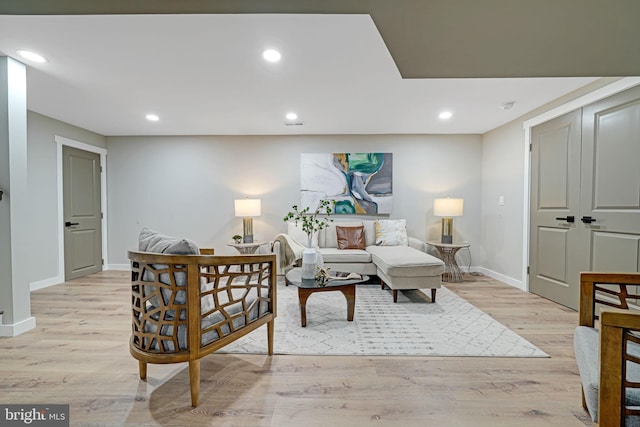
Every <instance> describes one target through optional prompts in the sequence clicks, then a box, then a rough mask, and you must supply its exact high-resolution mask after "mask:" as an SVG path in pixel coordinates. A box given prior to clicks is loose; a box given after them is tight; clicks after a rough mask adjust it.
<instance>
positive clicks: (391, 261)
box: [366, 246, 444, 277]
mask: <svg viewBox="0 0 640 427" xmlns="http://www.w3.org/2000/svg"><path fill="white" fill-rule="evenodd" d="M366 250H367V252H369V253H371V257H372V260H373V262H374V263H375V264H376V265H377V266H378V269H379V270H381V271H382V272H383V273H385V274H386V275H387V276H391V277H420V276H438V275H440V274H442V273H444V262H442V260H440V259H438V258H436V257H434V256H432V255H429V254H427V253H424V252H421V251H419V250H417V249H414V248H412V247H410V246H367V249H366Z"/></svg>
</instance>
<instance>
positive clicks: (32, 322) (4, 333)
mask: <svg viewBox="0 0 640 427" xmlns="http://www.w3.org/2000/svg"><path fill="white" fill-rule="evenodd" d="M35 327H36V318H35V317H29V318H28V319H25V320H23V321H21V322H18V323H14V324H12V325H0V337H15V336H16V335H20V334H22V333H24V332H27V331H30V330H31V329H34V328H35Z"/></svg>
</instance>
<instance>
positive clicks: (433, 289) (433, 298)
mask: <svg viewBox="0 0 640 427" xmlns="http://www.w3.org/2000/svg"><path fill="white" fill-rule="evenodd" d="M436 291H437V289H436V288H432V289H431V302H436Z"/></svg>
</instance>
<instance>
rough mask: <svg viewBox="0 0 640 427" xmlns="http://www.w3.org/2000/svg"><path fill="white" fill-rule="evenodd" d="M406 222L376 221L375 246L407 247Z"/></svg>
mask: <svg viewBox="0 0 640 427" xmlns="http://www.w3.org/2000/svg"><path fill="white" fill-rule="evenodd" d="M408 244H409V239H408V238H407V221H406V220H404V219H379V220H376V245H378V246H407V245H408Z"/></svg>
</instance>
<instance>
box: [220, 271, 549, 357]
mask: <svg viewBox="0 0 640 427" xmlns="http://www.w3.org/2000/svg"><path fill="white" fill-rule="evenodd" d="M430 293H431V291H430V290H429V289H426V290H425V292H423V291H421V290H412V291H401V292H398V302H397V303H396V304H394V303H393V298H392V296H391V291H390V290H388V289H385V290H384V291H383V290H381V289H380V286H379V285H375V284H364V285H358V286H357V289H356V309H355V316H354V320H353V322H347V303H346V300H345V298H344V296H343V295H342V293H341V292H320V293H315V294H313V295H311V296H310V297H309V299H308V300H307V327H306V328H303V327H301V326H300V308H299V305H298V288H296V287H295V286H284V284H279V285H278V297H277V299H278V317H277V318H276V324H275V337H274V351H275V353H276V354H297V355H302V354H316V355H317V354H326V355H419V356H494V357H549V356H548V355H547V354H546V353H545V352H543V351H542V350H540V349H539V348H537V347H536V346H534V345H533V344H531V343H530V342H529V341H527V340H525V339H524V338H522V337H521V336H519V335H518V334H516V333H515V332H513V331H512V330H510V329H508V328H506V327H505V326H503V325H502V324H500V323H498V322H497V321H496V320H494V319H493V318H492V317H491V316H489V315H488V314H486V313H484V312H483V311H481V310H479V309H478V308H476V307H475V306H473V305H471V304H470V303H468V302H467V301H465V300H464V299H462V298H460V297H459V296H457V295H456V294H454V293H453V292H451V291H449V290H448V289H446V288H441V289H438V293H437V296H436V303H435V304H432V303H431V298H430V296H429V295H430ZM219 352H223V353H260V354H266V352H267V332H266V328H260V329H258V330H256V331H254V332H252V333H250V334H249V335H247V336H245V337H243V338H241V339H239V340H237V341H235V342H234V343H232V344H230V345H228V346H226V347H225V348H223V349H221V350H219Z"/></svg>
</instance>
